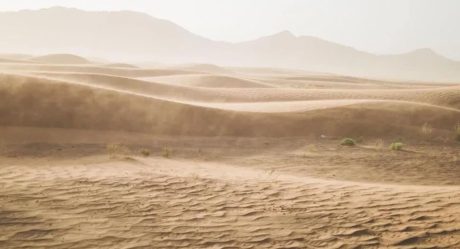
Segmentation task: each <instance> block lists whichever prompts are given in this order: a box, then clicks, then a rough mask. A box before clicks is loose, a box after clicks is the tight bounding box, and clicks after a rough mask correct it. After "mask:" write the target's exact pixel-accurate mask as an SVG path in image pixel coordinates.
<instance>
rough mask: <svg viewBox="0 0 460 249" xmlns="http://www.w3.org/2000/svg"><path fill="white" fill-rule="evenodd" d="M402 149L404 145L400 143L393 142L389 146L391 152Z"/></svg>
mask: <svg viewBox="0 0 460 249" xmlns="http://www.w3.org/2000/svg"><path fill="white" fill-rule="evenodd" d="M403 147H404V144H403V143H401V142H394V143H392V144H391V145H390V149H391V150H397V151H400V150H402V149H403Z"/></svg>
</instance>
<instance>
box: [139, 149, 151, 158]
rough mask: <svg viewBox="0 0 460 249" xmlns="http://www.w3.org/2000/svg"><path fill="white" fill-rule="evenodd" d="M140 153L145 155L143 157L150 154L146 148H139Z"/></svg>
mask: <svg viewBox="0 0 460 249" xmlns="http://www.w3.org/2000/svg"><path fill="white" fill-rule="evenodd" d="M141 154H142V155H143V156H145V157H148V156H150V150H148V149H142V150H141Z"/></svg>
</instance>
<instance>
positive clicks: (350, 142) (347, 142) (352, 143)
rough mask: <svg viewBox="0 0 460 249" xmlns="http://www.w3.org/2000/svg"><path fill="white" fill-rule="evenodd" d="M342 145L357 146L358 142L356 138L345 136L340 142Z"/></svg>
mask: <svg viewBox="0 0 460 249" xmlns="http://www.w3.org/2000/svg"><path fill="white" fill-rule="evenodd" d="M340 145H342V146H355V145H356V142H355V140H353V139H351V138H344V139H342V141H341V142H340Z"/></svg>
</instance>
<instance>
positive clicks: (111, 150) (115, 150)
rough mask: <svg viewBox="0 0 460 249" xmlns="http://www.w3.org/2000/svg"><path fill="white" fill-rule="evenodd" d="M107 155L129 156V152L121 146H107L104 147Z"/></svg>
mask: <svg viewBox="0 0 460 249" xmlns="http://www.w3.org/2000/svg"><path fill="white" fill-rule="evenodd" d="M106 150H107V153H108V154H109V155H110V156H111V157H114V156H117V155H124V156H126V155H129V154H131V150H130V149H129V148H128V147H127V146H125V145H122V144H108V145H107V146H106Z"/></svg>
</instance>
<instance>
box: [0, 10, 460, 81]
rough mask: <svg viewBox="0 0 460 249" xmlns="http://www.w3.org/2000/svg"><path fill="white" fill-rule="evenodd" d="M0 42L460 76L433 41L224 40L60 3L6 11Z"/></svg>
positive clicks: (132, 56)
mask: <svg viewBox="0 0 460 249" xmlns="http://www.w3.org/2000/svg"><path fill="white" fill-rule="evenodd" d="M0 35H1V37H2V38H1V39H0V48H1V49H0V50H1V52H7V53H22V54H23V53H32V54H46V53H76V54H81V55H85V56H98V57H105V58H109V59H116V60H126V61H136V60H137V61H158V62H163V63H186V62H198V63H214V64H222V65H232V66H260V67H281V68H295V69H304V70H308V71H321V72H330V73H339V74H348V75H355V76H365V77H377V78H391V79H410V80H422V81H457V82H460V62H456V61H453V60H450V59H447V58H445V57H443V56H440V55H438V54H436V53H435V52H434V51H432V50H430V49H418V50H415V51H412V52H410V53H406V54H397V55H375V54H371V53H366V52H362V51H359V50H356V49H354V48H351V47H347V46H343V45H340V44H337V43H333V42H329V41H326V40H322V39H319V38H316V37H311V36H295V35H293V34H292V33H290V32H288V31H283V32H280V33H278V34H274V35H271V36H266V37H261V38H259V39H256V40H252V41H247V42H240V43H228V42H217V41H213V40H210V39H207V38H205V37H201V36H199V35H196V34H193V33H191V32H189V31H187V30H185V29H184V28H182V27H180V26H178V25H176V24H174V23H172V22H169V21H166V20H162V19H157V18H154V17H152V16H149V15H147V14H143V13H138V12H132V11H117V12H102V11H97V12H88V11H82V10H78V9H70V8H62V7H53V8H48V9H41V10H22V11H17V12H0Z"/></svg>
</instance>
